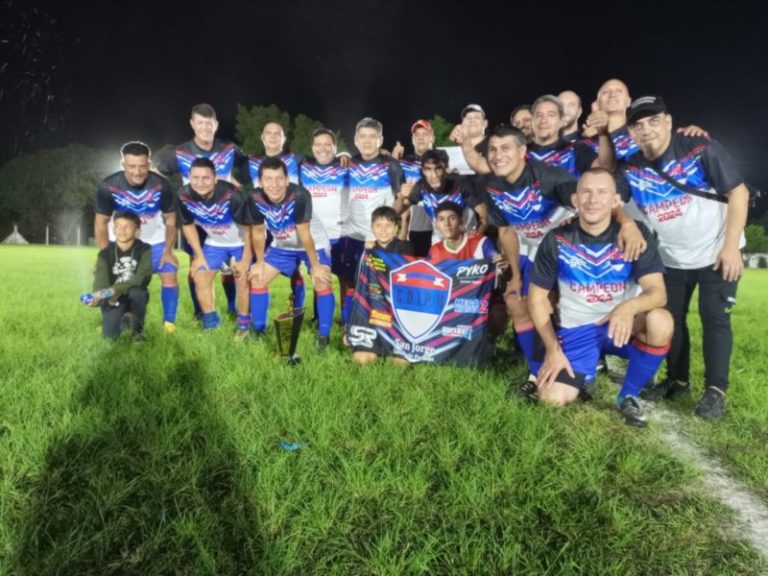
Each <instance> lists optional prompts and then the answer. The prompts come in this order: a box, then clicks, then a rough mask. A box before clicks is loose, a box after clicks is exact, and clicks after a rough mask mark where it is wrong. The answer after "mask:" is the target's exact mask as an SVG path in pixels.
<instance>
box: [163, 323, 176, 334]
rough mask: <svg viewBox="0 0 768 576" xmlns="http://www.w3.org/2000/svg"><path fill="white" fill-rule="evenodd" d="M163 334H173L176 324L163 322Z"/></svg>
mask: <svg viewBox="0 0 768 576" xmlns="http://www.w3.org/2000/svg"><path fill="white" fill-rule="evenodd" d="M163 332H164V333H165V334H173V333H174V332H176V324H174V323H173V322H163Z"/></svg>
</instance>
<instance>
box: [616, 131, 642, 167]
mask: <svg viewBox="0 0 768 576" xmlns="http://www.w3.org/2000/svg"><path fill="white" fill-rule="evenodd" d="M610 136H611V140H612V141H613V149H614V151H615V153H616V160H626V159H627V158H631V157H632V156H634V155H635V154H637V153H638V152H640V148H639V147H638V145H637V143H636V142H635V141H634V140H633V139H632V136H630V135H629V130H628V129H627V125H626V124H624V126H622V127H621V128H617V129H616V130H614V131H613V132H611V134H610Z"/></svg>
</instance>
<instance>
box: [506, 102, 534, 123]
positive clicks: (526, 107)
mask: <svg viewBox="0 0 768 576" xmlns="http://www.w3.org/2000/svg"><path fill="white" fill-rule="evenodd" d="M521 110H527V111H528V112H530V113H531V114H533V106H531V105H530V104H520V106H517V107H515V109H514V110H512V112H511V113H510V115H509V121H510V122H512V118H514V117H515V115H516V114H517V113H518V112H520V111H521Z"/></svg>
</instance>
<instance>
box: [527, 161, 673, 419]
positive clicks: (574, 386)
mask: <svg viewBox="0 0 768 576" xmlns="http://www.w3.org/2000/svg"><path fill="white" fill-rule="evenodd" d="M571 200H572V202H573V205H574V207H575V208H576V209H577V210H578V219H574V220H573V221H572V222H571V223H569V224H568V225H566V226H564V227H562V228H557V229H554V230H551V231H550V232H549V233H548V234H547V235H546V236H545V237H544V240H543V241H542V244H541V247H540V248H539V252H538V254H537V256H536V261H535V263H534V269H533V274H532V276H531V288H530V293H529V296H528V302H529V306H530V310H531V316H532V318H533V323H534V325H535V326H536V330H537V331H538V332H539V334H540V335H541V337H542V339H543V340H544V344H545V346H546V356H545V358H544V364H543V365H542V366H541V369H540V370H539V375H538V380H537V382H536V384H532V385H531V386H530V390H528V392H529V397H530V398H532V399H533V398H537V399H538V400H540V401H542V402H546V403H548V404H554V405H556V406H565V405H566V404H570V403H571V402H573V401H574V400H576V399H577V398H578V397H579V395H580V394H581V393H583V392H585V391H587V390H589V389H590V388H591V386H592V385H593V384H594V380H595V367H596V365H597V362H598V358H599V357H600V354H601V352H602V353H605V354H615V355H617V356H620V357H622V358H625V359H629V365H628V366H627V374H626V377H625V378H624V384H623V386H622V387H621V390H619V394H618V397H617V398H616V404H617V406H618V408H619V411H620V412H621V415H622V417H623V418H624V422H625V423H627V424H629V425H632V426H640V427H644V426H647V421H646V419H645V414H644V413H643V410H642V408H641V407H640V405H639V404H638V402H637V397H638V395H639V394H640V391H641V390H642V388H643V386H644V384H645V383H646V382H648V381H649V380H650V379H651V378H652V377H653V375H654V374H655V373H656V371H657V370H658V369H659V366H660V365H661V363H662V361H663V360H664V357H665V356H666V354H667V352H668V350H669V342H670V340H671V339H672V331H673V322H672V316H671V315H670V314H669V312H667V311H666V310H664V309H663V306H664V305H665V304H666V301H667V293H666V289H665V287H664V277H663V274H664V266H663V264H662V263H661V258H660V256H659V253H658V244H657V241H656V238H655V237H654V236H653V235H652V234H651V232H650V231H649V230H648V229H647V228H646V227H645V226H643V225H642V224H639V226H640V229H641V231H642V234H643V236H644V237H645V240H646V241H647V243H648V249H647V250H646V251H645V252H644V253H643V254H641V255H640V258H639V259H638V260H636V261H634V262H625V261H624V256H623V254H622V252H621V251H620V250H619V248H618V245H617V241H618V235H619V230H620V227H619V225H618V224H617V223H616V221H615V220H614V219H613V218H612V217H611V211H612V210H613V209H614V208H615V207H616V206H618V205H619V196H618V194H617V192H616V182H615V180H614V178H613V176H612V175H611V173H610V172H608V171H607V170H604V169H602V168H592V169H590V170H587V171H586V172H585V173H584V175H583V176H582V177H581V178H580V179H579V182H578V185H577V188H576V192H575V193H574V194H573V195H572V197H571ZM637 285H639V286H640V289H641V290H640V291H638V289H637ZM556 286H557V287H558V288H559V292H560V300H559V302H558V309H559V315H560V326H559V328H558V329H557V331H556V330H555V328H554V326H553V325H552V320H551V317H550V313H551V311H552V309H551V305H550V301H549V293H550V291H551V290H553V289H554V288H555V287H556Z"/></svg>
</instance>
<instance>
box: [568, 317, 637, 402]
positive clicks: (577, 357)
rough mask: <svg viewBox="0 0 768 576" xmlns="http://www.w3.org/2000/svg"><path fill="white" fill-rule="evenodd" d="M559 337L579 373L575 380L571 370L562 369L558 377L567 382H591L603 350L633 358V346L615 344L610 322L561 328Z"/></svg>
mask: <svg viewBox="0 0 768 576" xmlns="http://www.w3.org/2000/svg"><path fill="white" fill-rule="evenodd" d="M557 337H558V339H559V340H560V346H561V347H562V349H563V353H564V354H565V356H566V358H568V362H570V363H571V368H573V372H574V374H576V381H575V382H573V381H572V380H573V379H571V378H570V376H568V375H567V373H565V372H561V373H560V375H558V378H557V381H558V382H562V383H563V384H570V385H572V386H575V387H577V388H580V387H581V386H580V385H579V383H583V384H587V385H588V384H590V383H592V382H593V381H594V380H595V372H596V371H597V362H598V360H599V359H600V356H601V355H602V354H610V355H612V356H618V357H619V358H624V359H627V358H629V346H622V347H621V348H619V347H617V346H615V345H614V344H613V340H611V339H610V338H608V323H607V322H606V323H605V324H602V325H600V326H597V325H596V324H585V325H584V326H576V327H574V328H559V329H558V331H557Z"/></svg>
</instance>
